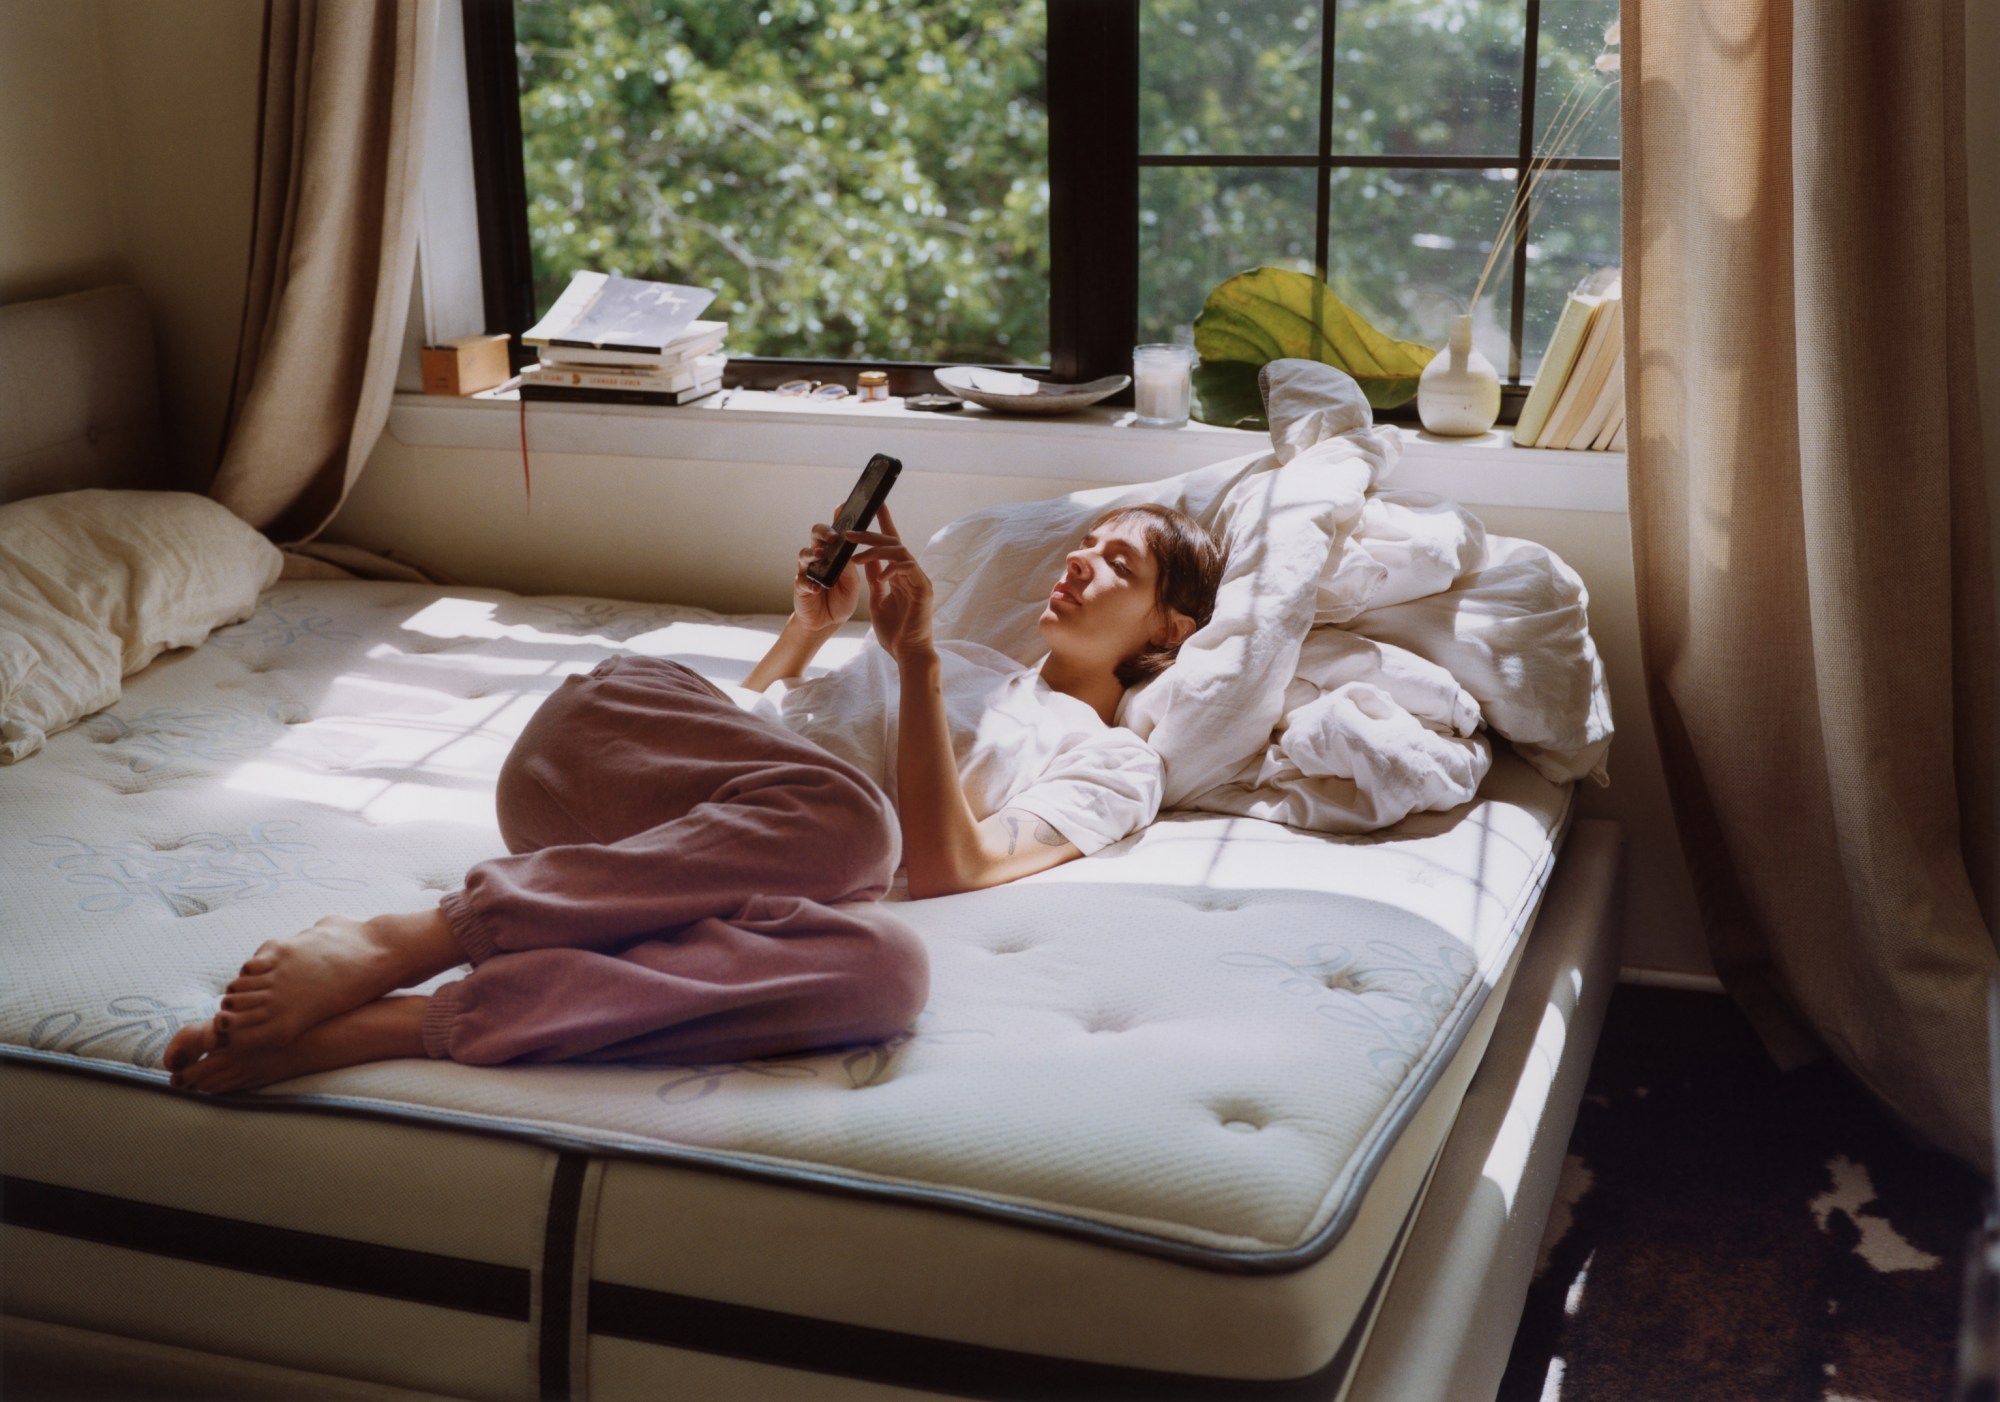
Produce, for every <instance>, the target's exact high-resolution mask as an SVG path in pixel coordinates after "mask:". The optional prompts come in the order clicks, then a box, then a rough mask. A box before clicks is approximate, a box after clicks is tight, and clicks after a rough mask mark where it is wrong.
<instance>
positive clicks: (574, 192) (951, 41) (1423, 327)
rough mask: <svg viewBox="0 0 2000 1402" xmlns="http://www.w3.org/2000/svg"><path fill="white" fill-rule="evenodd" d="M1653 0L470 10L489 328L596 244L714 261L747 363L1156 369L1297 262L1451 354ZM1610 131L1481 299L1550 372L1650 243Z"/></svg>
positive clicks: (738, 362)
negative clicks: (1622, 28)
mask: <svg viewBox="0 0 2000 1402" xmlns="http://www.w3.org/2000/svg"><path fill="white" fill-rule="evenodd" d="M1617 3H1618V0H905V2H904V3H890V0H758V3H752V4H744V5H736V4H730V5H715V4H711V3H706V0H595V3H592V4H588V5H584V4H579V3H572V2H571V0H513V3H512V4H508V3H506V0H465V6H466V10H465V13H466V25H467V54H468V64H469V78H470V84H471V90H472V102H473V106H474V114H475V120H474V130H475V142H476V144H477V146H478V148H479V150H478V153H477V159H476V166H477V170H478V173H479V188H480V203H481V226H482V251H483V255H484V256H483V262H484V266H485V268H486V269H487V282H488V313H489V319H490V320H491V321H492V322H493V323H494V324H495V325H498V326H502V327H505V328H507V329H511V330H514V331H519V330H521V329H522V328H524V327H525V326H526V325H527V324H529V322H530V321H532V320H533V319H534V318H535V317H536V316H537V315H538V314H539V313H540V312H541V311H542V310H544V309H545V308H546V307H547V305H548V303H549V302H550V301H551V300H552V299H553V297H554V296H555V294H556V293H557V292H558V291H560V289H561V288H562V286H563V285H564V284H565V283H566V282H567V281H568V277H569V274H570V272H571V271H573V270H574V269H576V268H580V267H597V268H605V269H609V270H612V271H618V272H623V273H627V274H630V275H633V276H653V277H662V278H668V279H672V280H677V281H689V282H700V283H703V284H705V285H715V286H718V287H719V288H720V289H721V293H720V295H719V296H718V298H717V303H716V309H715V310H714V311H713V312H711V313H710V315H713V316H718V317H721V318H724V319H727V320H728V321H729V322H730V324H731V335H730V343H729V349H730V352H731V355H732V369H731V378H732V380H733V381H735V382H738V383H746V384H752V385H756V384H763V383H770V382H775V381H776V380H777V379H782V378H789V377H791V376H793V375H795V374H798V373H800V371H801V369H802V368H804V367H809V366H817V367H826V368H828V369H834V368H847V369H852V368H853V366H854V365H855V364H856V363H876V364H888V365H890V366H891V367H892V386H893V387H894V388H895V390H896V392H899V393H901V392H905V391H906V390H907V389H910V388H913V387H915V386H916V384H917V382H918V381H920V380H922V379H924V378H925V377H924V375H923V369H924V367H925V366H927V365H931V364H938V363H953V362H964V361H971V362H977V363H991V364H1002V363H1012V364H1017V365H1020V366H1023V367H1025V368H1029V369H1030V371H1031V373H1039V372H1041V370H1042V369H1043V368H1045V369H1046V372H1047V373H1050V374H1052V375H1054V376H1055V377H1057V378H1063V379H1068V378H1086V377H1091V376H1095V375H1099V374H1107V373H1115V372H1118V371H1122V370H1125V369H1128V368H1129V355H1130V348H1131V346H1132V344H1133V343H1134V341H1135V339H1138V340H1154V339H1158V340H1166V339H1174V338H1175V337H1176V336H1184V335H1186V334H1187V331H1188V328H1189V326H1190V325H1191V323H1192V321H1193V319H1194V317H1195V315H1196V314H1197V313H1198V312H1199V310H1200V308H1201V304H1202V300H1203V298H1204V297H1205V296H1206V295H1207V292H1208V291H1209V289H1210V288H1211V287H1213V286H1214V285H1215V284H1216V283H1217V282H1219V281H1221V280H1222V279H1223V278H1225V277H1227V276H1229V275H1230V274H1231V273H1234V272H1237V271H1240V270H1242V269H1243V268H1246V267H1252V266H1255V265H1257V264H1260V263H1273V264H1278V265H1281V266H1290V267H1296V268H1300V269H1305V270H1317V271H1320V272H1322V273H1323V275H1325V276H1326V277H1327V278H1328V280H1329V281H1330V282H1332V283H1333V285H1334V286H1335V288H1336V289H1337V290H1338V291H1339V292H1340V293H1341V295H1342V296H1343V297H1344V298H1346V299H1347V300H1349V301H1350V302H1351V303H1353V304H1354V305H1355V306H1357V307H1358V308H1360V309H1361V310H1362V311H1363V312H1364V313H1365V314H1367V315H1369V316H1370V317H1371V319H1373V320H1375V321H1376V323H1377V324H1378V325H1379V326H1381V327H1382V328H1383V329H1384V330H1386V331H1390V332H1392V333H1393V334H1396V335H1399V336H1404V337H1407V338H1410V339H1415V340H1420V341H1424V342H1427V343H1429V344H1438V343H1440V342H1441V340H1442V339H1443V331H1444V326H1445V321H1446V318H1447V317H1448V316H1449V315H1450V314H1451V312H1452V311H1454V310H1460V309H1462V306H1463V303H1464V300H1465V298H1466V297H1467V295H1468V294H1469V293H1470V292H1471V290H1472V286H1473V284H1474V282H1475V281H1477V279H1478V275H1479V269H1480V266H1481V264H1482V263H1483V262H1484V260H1485V256H1486V252H1487V249H1488V247H1489V245H1490V243H1491V240H1492V238H1493V236H1494V234H1495V233H1496V232H1497V230H1498V229H1499V226H1500V224H1501V222H1502V219H1503V218H1504V217H1505V211H1506V208H1507V206H1508V203H1509V201H1510V199H1511V198H1512V197H1513V195H1514V192H1515V190H1516V187H1517V184H1518V182H1519V181H1520V179H1521V178H1522V171H1523V168H1524V166H1525V163H1526V162H1525V156H1526V155H1527V154H1528V153H1531V152H1532V151H1534V150H1535V149H1536V143H1537V142H1538V141H1546V137H1547V133H1548V129H1549V125H1550V122H1551V120H1552V118H1553V117H1554V116H1555V114H1556V112H1557V109H1558V107H1559V106H1560V105H1561V103H1562V101H1563V99H1564V97H1565V96H1566V95H1567V94H1568V93H1569V92H1570V90H1571V88H1572V85H1573V83H1575V82H1576V80H1577V79H1578V78H1579V77H1582V76H1584V75H1587V74H1588V73H1589V71H1590V67H1591V64H1592V61H1593V60H1594V59H1595V58H1596V57H1597V56H1598V54H1599V53H1600V52H1601V51H1602V50H1603V47H1604V44H1603V31H1604V28H1605V26H1606V25H1607V24H1609V23H1610V22H1611V21H1612V20H1614V19H1615V18H1616V13H1617ZM1582 138H1583V139H1582V140H1581V141H1580V142H1578V143H1576V145H1575V149H1574V151H1573V154H1572V156H1571V158H1570V159H1569V160H1567V161H1565V162H1564V168H1563V169H1562V170H1560V171H1559V172H1558V173H1556V174H1554V175H1552V176H1550V177H1549V179H1548V180H1547V181H1546V182H1545V183H1544V184H1543V185H1542V186H1541V187H1540V189H1539V191H1538V193H1537V199H1536V207H1535V214H1534V221H1533V225H1532V229H1531V237H1530V239H1528V240H1527V241H1525V242H1524V244H1523V245H1522V246H1521V247H1520V248H1518V249H1517V250H1516V251H1515V253H1514V255H1513V258H1512V261H1511V262H1510V263H1508V264H1506V265H1504V266H1503V267H1502V268H1501V269H1499V270H1498V271H1497V272H1496V273H1495V274H1494V276H1493V277H1491V278H1490V279H1489V281H1488V284H1487V292H1486V294H1485V295H1484V296H1483V297H1482V299H1481V305H1480V308H1479V315H1478V319H1477V328H1478V329H1477V335H1478V338H1479V340H1480V343H1481V347H1482V349H1484V350H1485V351H1486V352H1487V354H1488V356H1489V358H1490V359H1492V360H1493V362H1494V363H1495V364H1496V365H1498V366H1501V367H1502V369H1503V371H1505V372H1507V373H1509V374H1510V375H1511V377H1512V378H1513V379H1514V380H1515V381H1516V382H1517V383H1519V382H1520V381H1522V380H1525V379H1527V378H1530V377H1531V376H1532V373H1533V370H1534V366H1535V358H1536V357H1537V356H1538V355H1539V352H1540V349H1541V347H1542V346H1543V345H1545V344H1546V342H1547V340H1548V336H1549V333H1550V332H1551V331H1552V329H1553V327H1554V322H1555V318H1556V316H1557V315H1558V314H1559V313H1560V311H1561V307H1562V301H1563V296H1564V294H1565V293H1566V292H1567V291H1568V290H1569V288H1570V287H1571V286H1573V285H1574V284H1575V283H1576V282H1577V281H1578V280H1579V278H1580V277H1581V276H1583V274H1584V273H1586V272H1588V271H1589V270H1591V269H1592V268H1595V267H1598V266H1602V265H1604V264H1607V263H1615V262H1616V261H1617V258H1618V175H1617V168H1618V163H1617V118H1616V107H1615V99H1614V100H1613V101H1608V102H1602V103H1600V104H1599V107H1598V110H1597V111H1596V112H1595V113H1593V114H1592V117H1591V119H1590V121H1589V122H1588V123H1587V125H1586V128H1585V129H1584V131H1583V133H1582ZM1524 350H1525V351H1526V352H1527V353H1526V354H1525V355H1524V354H1523V351H1524ZM898 380H900V381H902V383H897V381H898Z"/></svg>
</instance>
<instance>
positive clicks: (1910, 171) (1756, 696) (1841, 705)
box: [1622, 0, 2000, 1164]
mask: <svg viewBox="0 0 2000 1402" xmlns="http://www.w3.org/2000/svg"><path fill="white" fill-rule="evenodd" d="M1963 28H1964V22H1963V12H1962V10H1961V8H1960V4H1959V0H1898V3H1895V4H1879V3H1873V0H1624V17H1623V25H1622V38H1623V49H1624V54H1623V64H1624V70H1623V72H1624V96H1623V102H1624V116H1623V128H1624V186H1625V196H1624V199H1625V224H1624V239H1625V250H1624V258H1625V296H1626V308H1627V311H1626V336H1627V338H1628V339H1627V343H1626V344H1627V364H1628V365H1629V366H1630V367H1632V368H1631V371H1630V375H1629V379H1628V381H1627V393H1628V397H1629V398H1628V403H1629V416H1630V417H1629V424H1630V428H1629V434H1628V437H1629V442H1630V456H1629V464H1630V467H1629V470H1630V478H1631V515H1632V535H1633V548H1634V558H1635V563H1636V566H1637V572H1638V587H1639V615H1640V627H1641V634H1642V643H1643V652H1644V657H1645V662H1646V669H1647V682H1648V688H1649V694H1650V699H1651V702H1652V707H1653V717H1654V724H1655V726H1656V728H1657V731H1658V738H1659V742H1660V747H1661V750H1662V753H1663V756H1664V759H1665V762H1666V766H1667V772H1668V779H1669V784H1670V788H1671V791H1672V795H1673V800H1674V806H1675V811H1676V816H1677V818H1678V821H1679V827H1680V832H1681V835H1682V839H1683V842H1684V844H1685V847H1686V849H1687V856H1688V861H1689V864H1690V867H1691V868H1692V870H1693V873H1694V878H1695V885H1696V889H1697V894H1698V896H1699V898H1700V902H1701V907H1702V914H1703V918H1704V921H1705V924H1706V927H1707V934H1708V940H1709V946H1710V949H1711V951H1712V952H1713V954H1714V957H1715V962H1716V966H1717V968H1718V970H1719V971H1720V973H1721V975H1722V978H1723V981H1724V983H1725V984H1726V985H1727V986H1728V987H1729V989H1730V990H1731V992H1732V993H1734V994H1735V996H1736V998H1737V999H1738V1001H1739V1002H1740V1003H1741V1004H1742V1005H1743V1007H1744V1009H1745V1010H1746V1011H1747V1012H1748V1013H1749V1014H1750V1015H1751V1017H1752V1019H1753V1021H1755V1022H1756V1024H1757V1026H1758V1028H1759V1030H1760V1031H1761V1032H1762V1033H1763V1035H1764V1037H1765V1040H1766V1042H1767V1044H1768V1045H1769V1046H1770V1047H1771V1049H1772V1050H1773V1052H1774V1053H1775V1054H1776V1055H1777V1057H1778V1059H1779V1060H1780V1062H1781V1063H1787V1064H1793V1063H1796V1062H1798V1061H1801V1060H1804V1059H1806V1058H1807V1057H1809V1056H1811V1055H1813V1054H1814V1053H1815V1052H1816V1051H1817V1050H1819V1049H1820V1048H1821V1047H1824V1048H1827V1049H1830V1050H1831V1051H1832V1052H1833V1053H1834V1054H1835V1055H1836V1056H1838V1057H1839V1058H1840V1060H1841V1061H1842V1062H1843V1063H1845V1064H1846V1065H1847V1066H1848V1067H1849V1068H1850V1069H1851V1070H1853V1071H1854V1072H1855V1073H1856V1074H1857V1075H1858V1076H1859V1077H1860V1079H1861V1080H1862V1081H1863V1082H1864V1083H1865V1084H1866V1085H1868V1086H1869V1087H1870V1088H1871V1089H1872V1090H1873V1091H1874V1093H1875V1094H1876V1095H1877V1096H1879V1097H1880V1099H1881V1100H1883V1101H1884V1102H1885V1103H1886V1104H1887V1105H1889V1106H1890V1107H1891V1108H1892V1109H1893V1110H1895V1111H1896V1112H1897V1113H1898V1114H1899V1115H1900V1116H1901V1117H1902V1118H1903V1119H1904V1121H1905V1122H1906V1123H1908V1124H1909V1125H1910V1126H1911V1127H1912V1128H1913V1129H1914V1130H1916V1131H1917V1132H1918V1133H1919V1134H1921V1135H1923V1136H1924V1137H1926V1138H1928V1139H1930V1140H1931V1141H1933V1142H1935V1143H1938V1144H1941V1145H1943V1146H1945V1147H1947V1148H1949V1149H1950V1150H1952V1151H1953V1152H1955V1153H1957V1154H1959V1155H1960V1156H1962V1157H1964V1158H1965V1159H1967V1160H1969V1161H1971V1162H1974V1163H1976V1164H1989V1161H1990V1158H1991V1150H1990V1148H1989V1147H1988V1145H1989V1142H1990V1141H1989V1140H1988V1137H1987V1135H1988V1113H1987V1108H1986V1107H1987V1092H1986V1070H1985V1066H1986V1021H1985V1006H1986V986H1987V980H1988V979H1989V977H1990V976H1992V975H1993V974H1994V972H1995V971H1996V960H1995V954H1994V943H1993V935H1992V932H1993V930H1994V929H1995V928H1996V926H1995V917H1996V914H2000V910H1996V902H1995V893H1994V887H1993V885H1992V882H1993V879H1994V866H1995V856H1996V845H1995V844H1996V830H1995V784H1996V766H1995V736H1996V732H1997V731H2000V711H1996V709H1995V667H1996V662H1995V641H1994V622H1993V610H1992V599H1993V594H1992V589H1991V583H1990V573H1989V572H1990V570H1991V568H1992V561H1991V560H1990V558H1989V551H1990V546H1989V543H1988V535H1987V526H1986V513H1987V509H1988V507H1987V502H1986V500H1985V484H1984V478H1983V475H1982V466H1981V445H1980V426H1979V419H1978V412H1979V410H1978V400H1977V384H1976V380H1975V375H1974V366H1973V337H1972V316H1971V312H1972V308H1971V302H1970V295H1971V294H1970V284H1969V281H1968V244H1967V224H1966V200H1965V173H1966V165H1965V161H1966V157H1965V132H1964V121H1965V88H1964V83H1965V53H1964V47H1963V45H1964V37H1963ZM1982 81H1991V78H1990V76H1989V77H1986V78H1983V79H1982Z"/></svg>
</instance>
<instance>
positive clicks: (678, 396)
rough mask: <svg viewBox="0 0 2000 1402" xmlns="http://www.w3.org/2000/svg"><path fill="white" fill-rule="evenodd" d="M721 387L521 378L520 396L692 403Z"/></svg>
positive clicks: (715, 384) (595, 401)
mask: <svg viewBox="0 0 2000 1402" xmlns="http://www.w3.org/2000/svg"><path fill="white" fill-rule="evenodd" d="M721 388H722V381H720V380H715V381H712V382H711V383H709V384H705V385H697V386H696V387H695V388H693V389H685V390H675V391H671V392H662V391H656V390H641V389H592V388H588V387H585V386H582V385H577V386H568V385H538V384H531V383H528V382H525V381H524V382H523V383H522V385H521V398H523V399H529V400H539V401H543V402H554V401H557V400H567V401H568V402H569V403H572V404H664V405H674V404H691V403H693V402H694V401H695V400H697V399H704V398H706V397H708V396H709V395H711V394H713V393H715V392H716V391H717V390H718V389H721Z"/></svg>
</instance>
